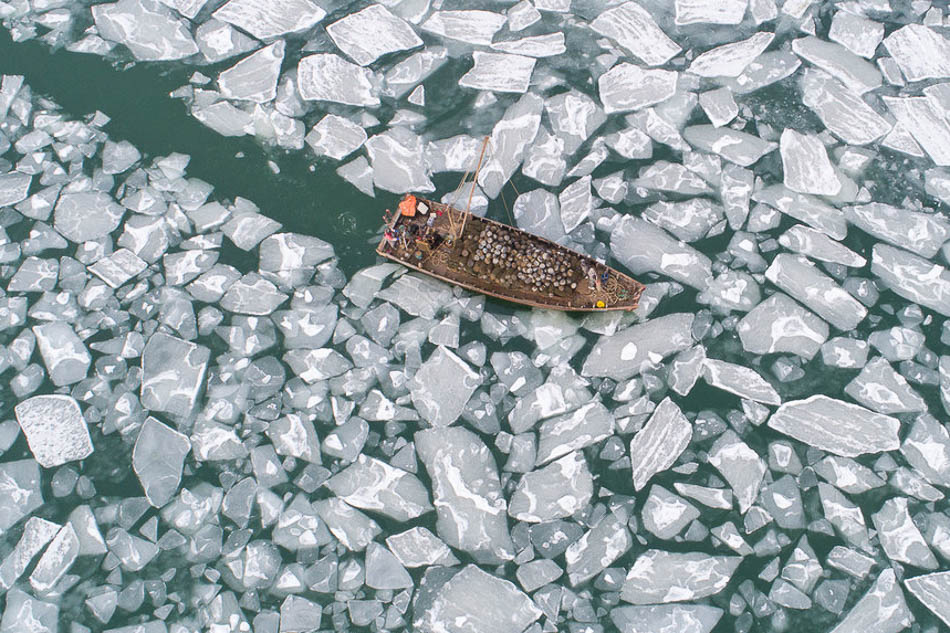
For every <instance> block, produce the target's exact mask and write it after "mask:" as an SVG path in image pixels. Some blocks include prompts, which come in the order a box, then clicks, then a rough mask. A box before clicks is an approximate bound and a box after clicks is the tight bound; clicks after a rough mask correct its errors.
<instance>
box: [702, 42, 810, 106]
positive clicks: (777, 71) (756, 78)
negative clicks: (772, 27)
mask: <svg viewBox="0 0 950 633" xmlns="http://www.w3.org/2000/svg"><path fill="white" fill-rule="evenodd" d="M801 65H802V62H801V60H800V59H799V58H798V56H797V55H795V54H794V53H793V52H791V51H789V50H777V51H768V52H765V53H762V54H761V55H759V56H758V57H757V58H756V59H755V60H754V61H752V63H750V64H749V65H748V66H746V69H745V70H744V71H743V72H742V74H740V75H739V76H738V77H736V78H735V79H727V80H726V81H724V82H722V80H720V81H721V82H722V83H724V85H725V86H726V87H727V88H729V89H730V90H732V91H733V92H734V93H736V94H739V95H745V94H749V93H752V92H755V91H756V90H761V89H762V88H764V87H766V86H771V85H772V84H774V83H776V82H779V81H781V80H783V79H785V78H786V77H788V76H790V75H792V74H794V73H795V71H797V70H798V68H799V67H800V66H801Z"/></svg>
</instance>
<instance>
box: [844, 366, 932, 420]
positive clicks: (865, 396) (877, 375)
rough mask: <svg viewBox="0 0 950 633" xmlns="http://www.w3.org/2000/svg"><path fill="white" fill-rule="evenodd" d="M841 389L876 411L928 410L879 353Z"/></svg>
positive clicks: (918, 396) (922, 400) (917, 395)
mask: <svg viewBox="0 0 950 633" xmlns="http://www.w3.org/2000/svg"><path fill="white" fill-rule="evenodd" d="M844 392H845V393H846V394H848V395H849V396H851V397H852V398H854V399H855V400H857V401H858V402H860V403H861V404H863V405H864V406H866V407H868V408H869V409H872V410H874V411H877V412H878V413H884V414H889V413H910V412H914V411H926V410H927V403H926V402H924V399H923V398H921V397H920V395H919V394H918V393H917V392H916V391H914V389H913V387H911V386H910V385H909V384H907V380H905V379H904V377H903V376H901V375H900V374H898V373H897V372H896V371H894V368H893V367H891V364H890V363H889V362H887V360H886V359H884V358H881V357H880V356H878V357H877V358H874V359H872V360H870V361H869V362H868V364H867V365H865V366H864V367H863V368H862V369H861V373H859V374H858V375H857V376H855V377H854V379H853V380H852V381H851V382H849V383H848V384H847V385H845V388H844Z"/></svg>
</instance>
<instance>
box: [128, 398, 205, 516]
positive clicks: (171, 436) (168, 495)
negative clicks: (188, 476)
mask: <svg viewBox="0 0 950 633" xmlns="http://www.w3.org/2000/svg"><path fill="white" fill-rule="evenodd" d="M190 450H191V441H190V440H189V439H188V436H187V435H184V434H182V433H179V432H178V431H176V430H174V429H172V428H171V427H169V426H168V425H166V424H164V423H162V422H160V421H159V420H157V419H155V418H153V417H152V416H149V417H148V418H147V419H146V420H145V423H144V424H143V425H142V428H141V429H140V430H139V435H138V438H137V439H136V441H135V448H134V449H133V450H132V469H133V470H134V471H135V474H136V476H137V477H138V479H139V483H140V484H142V489H143V490H144V491H145V496H146V498H147V499H148V501H149V503H151V504H152V505H153V506H155V507H156V508H160V507H162V506H164V505H165V504H166V503H168V502H169V501H171V500H172V498H173V497H174V496H175V495H176V494H177V493H178V485H179V484H180V483H181V472H182V467H183V465H184V462H185V456H186V455H187V454H188V452H189V451H190Z"/></svg>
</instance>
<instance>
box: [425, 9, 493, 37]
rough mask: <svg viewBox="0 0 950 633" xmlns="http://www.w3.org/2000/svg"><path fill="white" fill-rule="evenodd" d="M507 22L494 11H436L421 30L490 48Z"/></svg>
mask: <svg viewBox="0 0 950 633" xmlns="http://www.w3.org/2000/svg"><path fill="white" fill-rule="evenodd" d="M506 21H507V18H505V16H503V15H500V14H498V13H495V12H494V11H476V10H473V11H435V12H433V13H432V15H430V16H429V18H428V19H427V20H426V21H425V22H423V23H422V27H421V28H422V30H423V31H428V32H429V33H434V34H435V35H438V36H439V37H442V38H445V39H450V40H458V41H459V42H466V43H468V44H476V45H480V46H489V45H490V44H491V41H492V38H493V37H494V36H495V33H497V32H498V30H499V29H501V27H503V26H504V25H505V22H506Z"/></svg>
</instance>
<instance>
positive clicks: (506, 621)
mask: <svg viewBox="0 0 950 633" xmlns="http://www.w3.org/2000/svg"><path fill="white" fill-rule="evenodd" d="M426 580H427V581H429V580H430V579H429V578H428V577H427V578H426ZM426 584H428V582H427V583H426ZM427 588H428V587H427ZM430 592H431V593H430ZM412 612H413V620H412V629H413V630H414V631H419V633H474V632H475V631H477V632H478V633H521V632H522V631H524V630H525V629H526V628H528V626H529V625H530V624H531V623H532V622H534V621H535V620H537V619H538V618H540V617H541V610H540V609H538V607H537V606H535V604H534V602H533V601H532V600H531V598H529V597H528V596H527V595H526V594H525V593H523V592H522V591H521V590H520V589H518V588H517V587H515V585H514V584H512V583H511V582H509V581H507V580H503V579H501V578H498V577H497V576H495V575H493V574H489V573H488V572H485V571H482V570H481V569H480V568H479V567H477V566H476V565H467V566H466V567H464V568H463V569H462V571H460V572H458V573H457V574H455V575H454V576H452V577H451V578H450V579H449V580H448V581H447V582H444V584H442V585H441V586H439V587H433V588H432V589H429V592H418V593H417V594H416V601H415V603H414V604H413V610H412Z"/></svg>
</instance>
